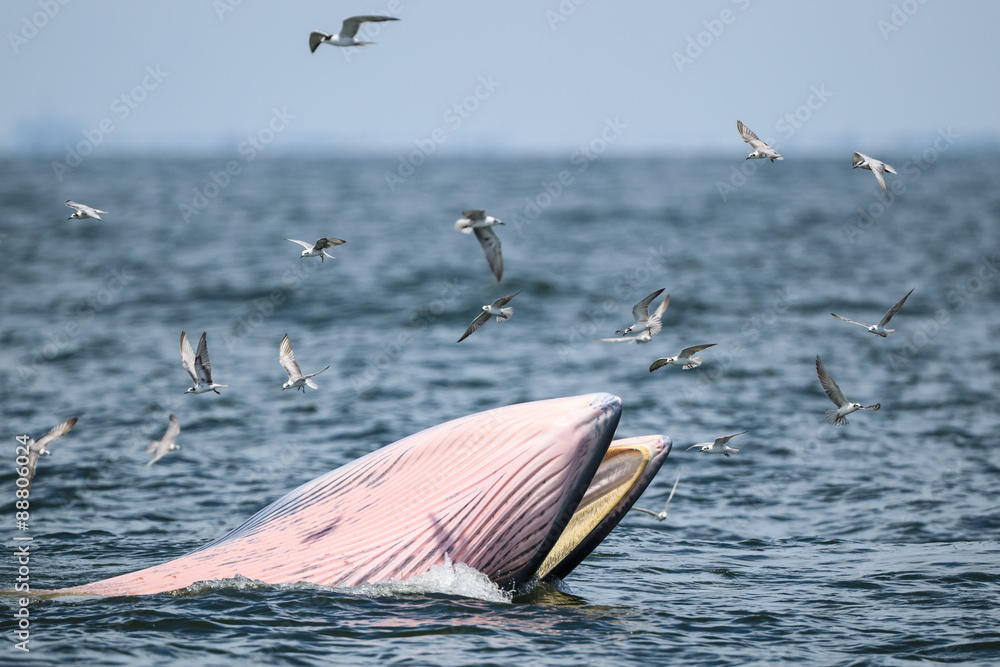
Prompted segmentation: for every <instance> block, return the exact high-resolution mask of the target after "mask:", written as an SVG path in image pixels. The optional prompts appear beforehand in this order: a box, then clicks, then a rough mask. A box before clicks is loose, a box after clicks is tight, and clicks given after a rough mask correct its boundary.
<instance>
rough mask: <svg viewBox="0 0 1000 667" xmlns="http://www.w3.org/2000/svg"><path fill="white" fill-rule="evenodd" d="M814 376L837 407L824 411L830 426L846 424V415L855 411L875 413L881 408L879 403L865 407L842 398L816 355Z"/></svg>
mask: <svg viewBox="0 0 1000 667" xmlns="http://www.w3.org/2000/svg"><path fill="white" fill-rule="evenodd" d="M816 374H817V375H819V383H820V384H821V385H823V391H825V392H826V395H827V396H829V397H830V400H831V401H833V404H834V405H836V406H837V409H836V410H827V411H826V420H827V421H828V422H830V423H831V424H836V425H837V426H840V425H843V424H847V423H848V422H847V415H849V414H851V413H852V412H855V411H857V410H871V411H873V412H874V411H875V410H878V409H879V408H881V407H882V404H881V403H876V404H875V405H869V406H867V407H865V406H863V405H861V404H860V403H851V402H850V401H848V400H847V397H846V396H844V392H842V391H841V390H840V387H838V386H837V383H836V382H834V381H833V378H832V377H830V374H829V373H827V372H826V366H824V365H823V362H822V361H820V358H819V355H818V354H817V355H816Z"/></svg>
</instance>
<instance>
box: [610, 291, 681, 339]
mask: <svg viewBox="0 0 1000 667" xmlns="http://www.w3.org/2000/svg"><path fill="white" fill-rule="evenodd" d="M665 289H666V287H661V288H660V289H658V290H656V291H655V292H653V293H652V294H650V295H649V296H647V297H646V298H645V299H643V300H642V301H640V302H639V303H637V304H635V305H634V306H632V317H633V318H634V319H635V323H634V324H632V325H631V326H628V327H625V328H624V329H622V330H620V331H616V332H615V333H616V334H619V335H621V336H626V335H628V334H630V333H633V332H635V333H642V332H644V331H648V332H649V335H650V336H655V335H656V334H658V333H660V329H662V328H663V326H662V324H661V323H660V318H659V317H657V316H656V315H653V317H650V316H649V304H651V303H652V302H653V299H655V298H656V297H658V296H660V294H662V293H663V290H665ZM669 300H670V295H669V294H668V295H667V296H666V298H665V299H664V302H667V301H669Z"/></svg>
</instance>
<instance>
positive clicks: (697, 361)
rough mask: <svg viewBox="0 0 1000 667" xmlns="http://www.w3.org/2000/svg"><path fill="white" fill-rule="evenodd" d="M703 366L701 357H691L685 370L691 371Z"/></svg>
mask: <svg viewBox="0 0 1000 667" xmlns="http://www.w3.org/2000/svg"><path fill="white" fill-rule="evenodd" d="M698 366H701V357H691V359H690V360H689V361H688V363H686V364H685V365H684V370H686V371H689V370H691V369H692V368H698Z"/></svg>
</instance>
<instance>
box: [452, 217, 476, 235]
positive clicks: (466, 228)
mask: <svg viewBox="0 0 1000 667" xmlns="http://www.w3.org/2000/svg"><path fill="white" fill-rule="evenodd" d="M455 229H457V230H458V231H460V232H462V233H463V234H471V233H472V223H471V222H469V220H468V218H462V219H461V220H459V221H458V222H456V223H455Z"/></svg>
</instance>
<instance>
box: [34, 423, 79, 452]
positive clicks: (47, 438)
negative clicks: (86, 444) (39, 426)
mask: <svg viewBox="0 0 1000 667" xmlns="http://www.w3.org/2000/svg"><path fill="white" fill-rule="evenodd" d="M75 425H76V417H73V418H72V419H67V420H66V421H64V422H62V423H60V424H57V425H56V426H53V427H52V428H51V429H49V432H48V433H46V434H45V435H43V436H42V437H41V438H39V439H38V440H37V441H35V443H34V444H35V448H36V449H37V450H38V452H39V453H41V452H43V451H44V450H45V447H46V445H48V444H50V443H52V442H55V441H56V440H58V439H59V438H61V437H63V436H64V435H66V434H67V433H69V432H70V430H71V429H72V428H73V427H74V426H75Z"/></svg>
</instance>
